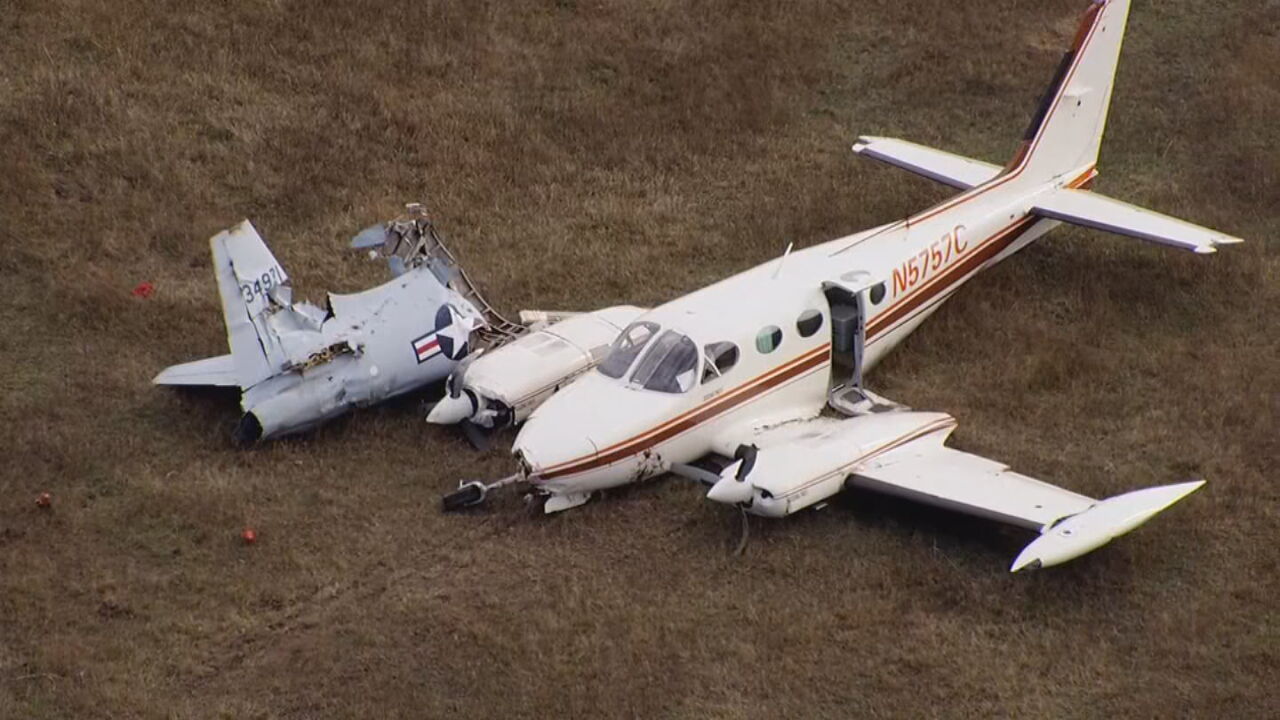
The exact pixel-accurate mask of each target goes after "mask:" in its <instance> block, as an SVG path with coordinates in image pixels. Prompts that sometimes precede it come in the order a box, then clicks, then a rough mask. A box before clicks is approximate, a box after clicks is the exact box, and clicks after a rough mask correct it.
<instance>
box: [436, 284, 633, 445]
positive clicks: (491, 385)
mask: <svg viewBox="0 0 1280 720" xmlns="http://www.w3.org/2000/svg"><path fill="white" fill-rule="evenodd" d="M643 312H644V310H642V309H641V308H637V307H632V306H629V305H622V306H618V307H610V308H605V309H603V310H596V311H595V312H589V313H582V314H579V315H572V316H570V317H568V318H566V319H563V320H560V321H558V322H555V323H552V324H551V325H547V326H546V327H543V328H541V329H538V330H534V331H533V332H530V333H527V334H525V335H523V336H521V337H519V338H518V339H516V340H514V341H512V342H510V343H508V344H506V345H503V346H502V347H499V348H498V349H496V350H492V351H490V352H486V353H483V354H481V355H479V356H477V357H476V358H475V359H474V360H471V361H470V362H468V363H467V364H466V365H465V367H464V368H460V369H459V370H458V371H455V375H454V376H452V377H450V378H449V382H448V384H447V387H448V389H449V391H448V392H447V393H446V395H445V397H444V399H442V400H441V401H440V402H439V403H438V404H437V405H436V406H435V407H434V408H432V409H431V412H430V413H429V414H428V415H427V421H428V422H432V423H438V424H452V423H456V422H461V421H463V420H470V421H471V422H473V423H475V424H476V425H479V426H481V427H484V428H495V429H496V428H502V427H507V426H509V425H515V424H518V423H521V422H523V421H524V420H525V418H527V417H529V415H530V414H531V413H532V412H533V411H534V410H535V409H537V407H538V406H539V405H541V404H542V403H543V402H544V401H545V400H546V399H547V398H549V397H551V395H553V394H554V393H555V392H556V391H557V390H559V389H560V388H562V387H564V386H565V385H567V384H569V383H570V382H571V381H573V379H574V378H576V377H578V376H579V375H581V374H582V373H584V372H586V371H588V370H590V369H591V368H593V367H595V366H596V365H597V364H598V363H599V362H600V361H601V360H603V359H604V357H605V355H606V354H607V353H608V352H609V346H610V345H611V344H612V343H613V341H614V339H616V338H617V337H618V333H620V332H622V329H623V328H625V327H626V326H627V325H630V324H631V322H632V321H633V320H635V319H636V318H637V317H639V316H640V314H641V313H643ZM459 385H460V387H459Z"/></svg>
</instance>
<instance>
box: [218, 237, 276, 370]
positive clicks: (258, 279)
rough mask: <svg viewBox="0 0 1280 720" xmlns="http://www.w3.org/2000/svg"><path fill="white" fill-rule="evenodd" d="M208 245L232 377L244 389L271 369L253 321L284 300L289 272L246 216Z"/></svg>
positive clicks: (257, 328)
mask: <svg viewBox="0 0 1280 720" xmlns="http://www.w3.org/2000/svg"><path fill="white" fill-rule="evenodd" d="M209 245H210V247H211V249H212V251H213V269H214V273H216V275H217V277H218V294H219V295H221V297H222V315H223V319H224V320H225V321H226V324H227V343H228V344H229V345H230V346H231V357H232V358H233V359H234V360H235V371H236V378H237V381H238V382H239V385H240V387H242V388H246V389H247V388H250V387H252V386H254V385H257V384H258V383H260V382H262V381H263V380H266V379H267V378H269V377H271V376H272V375H274V374H275V371H274V370H273V369H272V367H271V363H270V362H269V360H268V358H267V350H266V349H265V347H264V345H263V342H262V339H261V338H260V336H259V330H260V328H259V327H258V326H257V324H256V323H255V321H256V320H258V319H259V318H260V317H261V316H262V314H263V312H264V311H266V310H267V309H269V308H270V307H271V306H272V305H279V304H288V302H289V298H288V294H289V286H288V282H289V277H288V276H287V275H285V273H284V268H282V267H280V263H278V262H276V259H275V257H274V256H273V255H272V254H271V251H270V250H268V249H267V246H266V243H264V242H262V238H261V237H260V236H259V235H258V231H257V230H255V229H254V228H253V225H252V224H250V223H249V221H248V220H245V221H244V222H242V223H240V224H239V225H237V226H235V227H233V228H231V229H230V230H224V231H222V232H220V233H218V234H217V235H214V236H213V238H212V239H211V240H210V241H209Z"/></svg>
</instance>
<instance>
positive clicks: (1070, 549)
mask: <svg viewBox="0 0 1280 720" xmlns="http://www.w3.org/2000/svg"><path fill="white" fill-rule="evenodd" d="M1201 485H1204V481H1203V480H1196V481H1194V482H1186V483H1179V484H1177V485H1163V486H1161V487H1154V488H1147V489H1145V490H1135V491H1133V492H1130V493H1125V494H1124V495H1117V496H1116V497H1113V498H1109V499H1107V500H1103V501H1101V502H1099V503H1097V504H1096V505H1094V506H1093V507H1091V508H1089V509H1088V510H1085V511H1084V512H1081V513H1077V514H1075V515H1071V516H1069V517H1067V518H1066V519H1065V520H1062V521H1060V522H1058V523H1057V524H1055V525H1052V526H1050V527H1049V528H1048V529H1047V530H1046V531H1045V532H1044V534H1043V535H1041V536H1040V537H1038V538H1036V539H1035V540H1034V541H1033V542H1032V543H1031V544H1030V545H1028V546H1027V547H1026V548H1024V549H1023V551H1022V552H1021V553H1020V554H1019V555H1018V557H1017V558H1016V559H1015V560H1014V561H1013V566H1012V567H1011V568H1009V570H1010V571H1011V572H1018V571H1019V570H1032V569H1036V568H1044V567H1050V566H1052V565H1057V564H1059V563H1064V562H1066V561H1068V560H1070V559H1072V558H1077V557H1080V556H1081V555H1084V554H1085V553H1087V552H1090V551H1092V550H1097V549H1098V548H1100V547H1102V546H1103V545H1106V544H1107V543H1109V542H1111V540H1112V539H1114V538H1117V537H1120V536H1121V535H1124V534H1125V533H1127V532H1129V531H1130V530H1133V529H1134V528H1136V527H1138V526H1139V525H1141V524H1143V523H1145V522H1146V521H1148V520H1150V519H1151V518H1152V516H1154V515H1155V514H1156V513H1158V512H1160V511H1161V510H1164V509H1165V508H1167V507H1169V506H1170V505H1172V504H1174V503H1176V502H1178V501H1179V500H1181V499H1182V498H1184V497H1186V496H1187V495H1190V494H1191V493H1193V492H1195V491H1196V490H1198V489H1200V486H1201Z"/></svg>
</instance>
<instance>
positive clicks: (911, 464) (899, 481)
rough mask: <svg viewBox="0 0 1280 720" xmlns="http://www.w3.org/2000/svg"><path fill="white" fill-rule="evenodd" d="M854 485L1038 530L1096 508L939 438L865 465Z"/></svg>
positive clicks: (1090, 501)
mask: <svg viewBox="0 0 1280 720" xmlns="http://www.w3.org/2000/svg"><path fill="white" fill-rule="evenodd" d="M849 484H850V485H854V486H857V487H864V488H867V489H869V490H875V491H878V492H884V493H887V494H891V495H898V496H901V497H905V498H907V499H910V500H915V501H917V502H922V503H925V504H928V505H936V506H939V507H944V508H947V509H950V510H956V511H959V512H963V513H967V514H970V515H977V516H979V517H985V518H989V519H992V520H997V521H1000V522H1005V523H1010V524H1012V525H1020V526H1022V527H1026V528H1030V529H1032V530H1040V529H1042V528H1043V527H1044V526H1046V525H1048V524H1050V523H1052V522H1054V521H1055V520H1058V519H1060V518H1063V517H1066V516H1068V515H1074V514H1076V513H1079V512H1083V511H1084V510H1087V509H1088V508H1089V507H1090V506H1092V505H1093V504H1094V500H1093V499H1092V498H1089V497H1086V496H1084V495H1080V494H1078V493H1073V492H1071V491H1070V490H1064V489H1063V488H1060V487H1057V486H1055V485H1050V484H1049V483H1046V482H1043V481H1040V480H1037V479H1035V478H1033V477H1028V476H1026V475H1021V474H1019V473H1016V472H1013V471H1012V470H1010V469H1009V467H1008V466H1007V465H1005V464H1004V463H1000V462H996V461H994V460H988V459H987V458H984V457H980V456H978V455H971V454H969V453H966V452H961V451H959V450H953V449H951V448H948V447H944V446H943V445H942V444H941V439H940V438H939V437H938V436H937V435H931V436H928V437H924V438H921V439H919V440H917V441H915V442H912V443H909V444H907V445H905V446H903V447H901V448H898V449H896V450H894V451H892V452H889V453H886V454H884V455H882V456H881V457H879V458H878V459H877V460H876V461H874V462H872V463H868V464H867V465H864V466H862V467H859V468H858V469H857V471H856V474H855V476H854V477H853V478H851V479H850V480H849Z"/></svg>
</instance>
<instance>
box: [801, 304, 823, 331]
mask: <svg viewBox="0 0 1280 720" xmlns="http://www.w3.org/2000/svg"><path fill="white" fill-rule="evenodd" d="M821 328H822V311H821V310H805V311H804V312H802V313H800V317H799V318H798V319H797V320H796V332H798V333H800V337H809V336H810V335H812V334H814V333H816V332H818V330H820V329H821Z"/></svg>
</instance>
